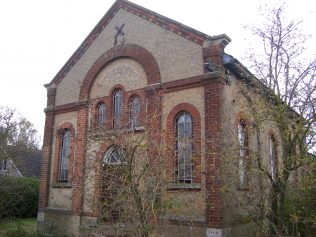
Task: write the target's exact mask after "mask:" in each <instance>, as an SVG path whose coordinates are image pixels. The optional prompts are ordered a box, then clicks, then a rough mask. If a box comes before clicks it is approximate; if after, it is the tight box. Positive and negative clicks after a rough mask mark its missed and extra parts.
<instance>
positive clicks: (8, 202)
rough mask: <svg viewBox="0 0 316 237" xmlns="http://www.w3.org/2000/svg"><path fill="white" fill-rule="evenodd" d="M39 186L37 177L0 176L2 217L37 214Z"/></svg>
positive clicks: (0, 215)
mask: <svg viewBox="0 0 316 237" xmlns="http://www.w3.org/2000/svg"><path fill="white" fill-rule="evenodd" d="M38 187H39V181H38V180H37V179H36V178H24V177H23V178H22V177H12V176H0V218H5V217H6V218H8V217H9V218H12V217H16V218H18V217H34V216H36V214H37V205H38Z"/></svg>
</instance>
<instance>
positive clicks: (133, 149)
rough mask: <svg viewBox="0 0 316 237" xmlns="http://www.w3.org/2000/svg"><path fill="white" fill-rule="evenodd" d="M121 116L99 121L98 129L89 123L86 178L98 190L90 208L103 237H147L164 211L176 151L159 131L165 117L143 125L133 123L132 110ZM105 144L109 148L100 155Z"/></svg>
mask: <svg viewBox="0 0 316 237" xmlns="http://www.w3.org/2000/svg"><path fill="white" fill-rule="evenodd" d="M142 108H146V103H144V104H143V105H142ZM121 114H122V117H120V118H113V119H112V120H111V121H110V122H108V123H104V124H102V123H101V124H100V123H98V122H99V121H98V119H96V120H97V123H98V124H96V125H94V124H93V122H91V124H90V129H89V131H88V148H87V160H88V162H87V167H86V171H87V172H86V173H87V174H86V178H87V179H88V180H89V177H91V178H92V179H95V180H96V182H95V185H96V189H97V190H98V192H97V194H96V196H94V195H92V196H91V198H92V199H94V202H91V204H92V206H91V208H94V209H95V210H97V212H98V216H99V221H100V222H101V223H103V224H102V226H103V233H111V234H112V235H120V236H121V235H124V236H125V235H128V236H139V237H147V236H149V233H151V232H152V231H153V228H154V227H155V225H156V224H157V222H158V221H159V216H160V214H161V212H162V210H163V207H162V199H161V195H162V193H163V192H164V189H165V187H166V185H167V184H168V182H169V181H170V176H169V175H167V170H168V169H169V168H168V167H170V162H171V161H172V160H173V159H172V158H171V157H172V156H173V152H172V151H171V150H170V149H169V147H170V146H168V144H167V143H166V141H167V138H166V134H164V133H161V132H160V131H159V123H160V122H159V121H160V119H161V114H158V113H156V112H154V111H151V115H150V116H147V115H145V116H144V118H142V122H141V123H139V121H133V120H132V118H131V117H130V116H132V112H131V111H130V108H123V111H122V113H121ZM123 114H124V116H123ZM125 115H126V116H125ZM137 119H140V118H137ZM115 123H117V124H116V125H115ZM157 123H158V125H157ZM102 145H105V147H106V149H105V150H103V151H102V152H101V154H100V147H102ZM98 153H99V154H100V156H101V157H98V156H97V154H98ZM91 174H94V175H91ZM88 182H89V181H88Z"/></svg>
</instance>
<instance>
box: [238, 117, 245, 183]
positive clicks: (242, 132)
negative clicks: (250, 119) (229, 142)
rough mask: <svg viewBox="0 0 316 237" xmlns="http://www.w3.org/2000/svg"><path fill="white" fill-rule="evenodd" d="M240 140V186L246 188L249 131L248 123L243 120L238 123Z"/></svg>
mask: <svg viewBox="0 0 316 237" xmlns="http://www.w3.org/2000/svg"><path fill="white" fill-rule="evenodd" d="M238 140H239V164H238V166H239V185H240V187H244V186H245V184H246V169H247V160H246V155H247V129H246V123H245V121H244V120H243V119H241V120H240V121H239V123H238Z"/></svg>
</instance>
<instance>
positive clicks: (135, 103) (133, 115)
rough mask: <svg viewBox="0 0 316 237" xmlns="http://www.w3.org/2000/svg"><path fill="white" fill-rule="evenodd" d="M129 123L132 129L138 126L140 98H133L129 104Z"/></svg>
mask: <svg viewBox="0 0 316 237" xmlns="http://www.w3.org/2000/svg"><path fill="white" fill-rule="evenodd" d="M130 107H131V108H130V109H131V111H130V123H131V127H132V128H137V127H139V126H140V109H141V104H140V98H139V96H133V97H132V99H131V102H130Z"/></svg>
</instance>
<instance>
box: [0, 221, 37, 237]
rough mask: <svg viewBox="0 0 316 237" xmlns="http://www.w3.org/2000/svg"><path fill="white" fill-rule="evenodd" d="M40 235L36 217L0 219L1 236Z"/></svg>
mask: <svg viewBox="0 0 316 237" xmlns="http://www.w3.org/2000/svg"><path fill="white" fill-rule="evenodd" d="M22 236H23V237H39V236H38V235H37V233H36V218H23V219H0V237H22Z"/></svg>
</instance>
